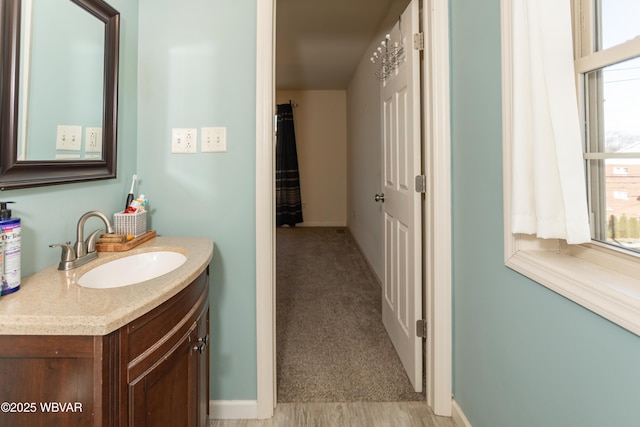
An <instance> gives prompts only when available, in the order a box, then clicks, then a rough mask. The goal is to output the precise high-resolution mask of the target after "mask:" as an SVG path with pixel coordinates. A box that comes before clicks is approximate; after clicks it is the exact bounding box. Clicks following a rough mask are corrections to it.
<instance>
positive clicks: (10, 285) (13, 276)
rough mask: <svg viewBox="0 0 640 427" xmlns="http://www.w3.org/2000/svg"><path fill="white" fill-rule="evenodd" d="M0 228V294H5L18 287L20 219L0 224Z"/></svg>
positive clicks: (20, 238) (19, 272)
mask: <svg viewBox="0 0 640 427" xmlns="http://www.w3.org/2000/svg"><path fill="white" fill-rule="evenodd" d="M0 229H1V230H2V241H1V242H0V246H1V248H0V258H1V259H0V266H1V267H2V269H1V272H2V277H1V279H0V280H1V281H0V295H5V294H9V293H12V292H15V291H17V290H18V288H20V274H21V271H20V246H21V240H22V237H21V230H20V220H16V221H10V222H8V223H7V224H0Z"/></svg>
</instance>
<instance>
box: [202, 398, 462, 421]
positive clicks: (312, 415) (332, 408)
mask: <svg viewBox="0 0 640 427" xmlns="http://www.w3.org/2000/svg"><path fill="white" fill-rule="evenodd" d="M209 425H210V427H341V426H348V427H455V426H456V425H455V423H454V422H453V420H452V419H451V418H446V417H437V416H435V415H433V413H432V412H431V410H430V409H429V407H428V406H427V404H426V403H425V402H344V403H324V402H313V403H279V404H278V406H277V408H276V410H275V414H274V416H273V418H271V419H268V420H211V423H210V424H209Z"/></svg>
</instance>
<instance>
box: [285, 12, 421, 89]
mask: <svg viewBox="0 0 640 427" xmlns="http://www.w3.org/2000/svg"><path fill="white" fill-rule="evenodd" d="M399 2H400V3H403V4H404V5H406V4H407V3H408V0H277V10H276V19H277V21H276V88H277V89H278V90H283V89H286V90H311V89H314V90H331V89H346V88H347V85H348V83H349V81H350V80H351V77H352V76H353V73H354V71H355V69H356V67H357V66H358V63H359V62H360V60H361V58H362V56H363V55H364V54H365V50H366V49H367V48H368V46H369V44H370V42H371V40H372V38H373V37H374V36H375V34H376V30H377V29H378V28H379V27H380V24H381V23H382V20H383V19H384V17H385V15H386V14H387V11H389V9H390V7H391V6H392V5H393V6H394V7H396V4H397V3H399ZM401 10H402V9H400V11H401Z"/></svg>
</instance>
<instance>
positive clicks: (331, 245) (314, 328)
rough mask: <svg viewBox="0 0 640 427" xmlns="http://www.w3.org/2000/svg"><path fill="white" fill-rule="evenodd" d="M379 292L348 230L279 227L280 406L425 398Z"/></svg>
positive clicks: (278, 372) (278, 369)
mask: <svg viewBox="0 0 640 427" xmlns="http://www.w3.org/2000/svg"><path fill="white" fill-rule="evenodd" d="M380 292H381V290H380V287H379V285H378V282H377V280H376V278H375V276H374V275H373V273H372V272H371V271H370V269H369V267H368V265H367V263H366V262H365V260H364V258H363V257H362V255H361V254H360V252H359V250H358V248H357V246H356V244H355V242H354V240H353V238H352V237H351V235H350V234H349V232H348V231H347V230H346V229H344V228H335V227H318V228H312V227H302V228H300V227H297V228H278V229H277V298H276V300H277V303H276V312H277V314H276V325H277V327H276V329H277V331H276V341H277V379H278V402H279V403H281V402H355V401H358V402H363V401H368V402H397V401H421V400H424V394H422V393H415V392H414V391H413V388H412V386H411V384H410V382H409V379H408V378H407V376H406V374H405V372H404V369H403V367H402V364H401V363H400V360H399V358H398V356H397V354H396V352H395V350H394V348H393V345H392V344H391V340H390V339H389V337H388V335H387V332H386V330H385V329H384V326H383V325H382V319H381V293H380Z"/></svg>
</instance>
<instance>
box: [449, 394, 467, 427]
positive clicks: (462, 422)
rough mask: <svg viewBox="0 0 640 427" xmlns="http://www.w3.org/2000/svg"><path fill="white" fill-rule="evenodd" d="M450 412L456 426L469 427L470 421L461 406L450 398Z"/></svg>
mask: <svg viewBox="0 0 640 427" xmlns="http://www.w3.org/2000/svg"><path fill="white" fill-rule="evenodd" d="M451 412H452V414H451V415H452V416H453V422H454V423H456V426H457V427H471V423H470V422H469V420H468V419H467V417H466V416H465V415H464V412H462V408H461V407H460V405H458V402H456V401H455V399H454V400H452V402H451Z"/></svg>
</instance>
